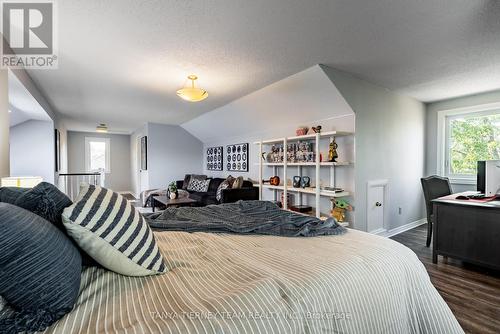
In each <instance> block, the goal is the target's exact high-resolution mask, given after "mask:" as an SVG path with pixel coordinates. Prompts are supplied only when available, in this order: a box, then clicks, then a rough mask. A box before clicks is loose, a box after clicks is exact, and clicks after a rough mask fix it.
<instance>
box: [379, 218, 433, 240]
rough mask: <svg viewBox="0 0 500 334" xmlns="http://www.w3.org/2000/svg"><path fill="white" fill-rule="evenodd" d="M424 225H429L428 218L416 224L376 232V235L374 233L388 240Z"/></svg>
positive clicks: (415, 222)
mask: <svg viewBox="0 0 500 334" xmlns="http://www.w3.org/2000/svg"><path fill="white" fill-rule="evenodd" d="M424 224H427V219H426V218H422V219H420V220H417V221H414V222H411V223H408V224H405V225H402V226H398V227H396V228H393V229H391V230H379V231H375V233H373V234H376V235H380V236H382V237H386V238H390V237H392V236H395V235H396V234H400V233H403V232H406V231H408V230H411V229H412V228H415V227H417V226H420V225H424Z"/></svg>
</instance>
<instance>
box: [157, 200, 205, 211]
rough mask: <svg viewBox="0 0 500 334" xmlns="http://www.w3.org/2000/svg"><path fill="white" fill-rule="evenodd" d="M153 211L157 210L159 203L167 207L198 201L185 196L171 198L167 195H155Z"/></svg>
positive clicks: (189, 204) (186, 204) (188, 204)
mask: <svg viewBox="0 0 500 334" xmlns="http://www.w3.org/2000/svg"><path fill="white" fill-rule="evenodd" d="M152 198H153V201H152V202H153V203H152V207H153V212H155V208H156V206H157V205H164V206H165V207H167V208H168V207H169V206H175V207H179V206H191V205H193V204H195V203H198V201H195V200H194V199H191V198H189V197H183V198H176V199H170V198H169V197H167V196H153V197H152Z"/></svg>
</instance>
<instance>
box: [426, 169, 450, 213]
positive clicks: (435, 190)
mask: <svg viewBox="0 0 500 334" xmlns="http://www.w3.org/2000/svg"><path fill="white" fill-rule="evenodd" d="M420 182H421V183H422V189H423V190H424V198H425V206H426V208H427V216H428V218H429V217H430V216H431V215H432V213H433V212H432V211H433V205H432V202H431V201H432V200H434V199H436V198H439V197H443V196H447V195H451V186H450V180H449V179H448V178H447V177H441V176H437V175H432V176H429V177H424V178H421V179H420Z"/></svg>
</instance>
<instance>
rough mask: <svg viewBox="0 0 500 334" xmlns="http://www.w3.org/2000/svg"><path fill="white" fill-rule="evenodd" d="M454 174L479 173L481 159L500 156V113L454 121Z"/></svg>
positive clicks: (451, 122)
mask: <svg viewBox="0 0 500 334" xmlns="http://www.w3.org/2000/svg"><path fill="white" fill-rule="evenodd" d="M449 129H450V150H449V153H450V157H449V158H450V173H451V174H476V171H477V161H478V160H498V159H500V114H494V115H488V116H472V117H463V118H456V119H452V120H450V127H449Z"/></svg>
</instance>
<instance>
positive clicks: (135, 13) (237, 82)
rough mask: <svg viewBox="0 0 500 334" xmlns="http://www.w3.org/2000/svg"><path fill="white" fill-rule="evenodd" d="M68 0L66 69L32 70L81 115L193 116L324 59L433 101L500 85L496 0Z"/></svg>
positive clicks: (63, 30)
mask: <svg viewBox="0 0 500 334" xmlns="http://www.w3.org/2000/svg"><path fill="white" fill-rule="evenodd" d="M57 3H58V12H59V15H58V17H59V69H58V70H53V71H49V70H45V71H42V70H32V71H30V75H31V76H32V77H33V79H34V80H35V81H36V83H37V84H38V86H39V87H40V88H41V89H42V91H43V92H44V93H45V95H46V97H47V98H48V99H49V101H50V102H51V103H52V104H53V106H54V107H55V108H56V110H58V111H59V112H60V113H63V114H64V115H66V117H68V118H71V119H73V123H75V124H77V122H74V120H77V121H78V122H86V123H87V124H92V123H98V122H106V123H109V125H110V127H111V128H112V129H114V130H116V131H120V130H131V129H134V128H137V127H138V126H139V125H140V124H142V123H144V122H145V121H152V122H161V123H170V124H181V123H184V122H186V121H188V120H190V119H193V118H195V117H196V116H198V115H200V114H202V113H204V112H207V111H210V110H213V109H215V108H216V107H220V106H222V105H225V104H227V103H229V102H230V101H233V100H235V99H236V98H239V97H241V96H244V95H246V94H248V93H250V92H252V91H255V90H257V89H259V88H262V87H264V86H266V85H268V84H270V83H273V82H276V81H278V80H280V79H283V78H285V77H287V76H289V75H291V74H294V73H297V72H299V71H302V70H304V69H306V68H308V67H310V66H313V65H315V64H318V63H322V64H326V65H329V66H332V67H335V68H338V69H341V70H345V71H348V72H351V73H353V74H355V75H357V76H359V77H361V78H364V79H367V80H369V81H372V82H374V83H377V84H380V85H382V86H385V87H387V88H389V89H392V90H396V91H400V92H402V93H404V94H407V95H410V96H414V97H416V98H417V99H420V100H422V101H434V100H439V99H445V98H449V97H455V96H460V95H466V94H471V93H476V92H481V91H486V90H493V89H497V88H500V61H499V57H498V56H499V55H500V38H499V33H500V19H499V17H500V1H496V0H489V1H488V0H474V1H471V0H440V1H432V0H428V1H423V0H419V1H416V0H377V1H373V0H363V1H362V0H323V1H318V0H309V1H303V0H273V1H269V0H252V1H248V0H231V1H227V0H225V1H223V0H215V1H208V0H205V1H200V0H193V1H186V0H177V1H173V0H148V1H145V0H144V1H138V0H108V1H98V0H87V1H81V0H78V1H77V0H64V1H58V2H57ZM191 73H195V74H197V75H198V76H199V77H200V80H199V84H200V86H202V87H203V88H205V89H207V90H208V92H209V94H210V96H209V98H208V99H207V100H205V101H203V102H201V103H196V104H192V103H189V102H184V101H182V100H180V99H179V98H178V97H177V96H176V95H175V91H176V90H177V89H178V88H180V87H181V86H182V85H183V84H184V82H185V77H186V76H187V75H188V74H191ZM75 126H76V125H75Z"/></svg>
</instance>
